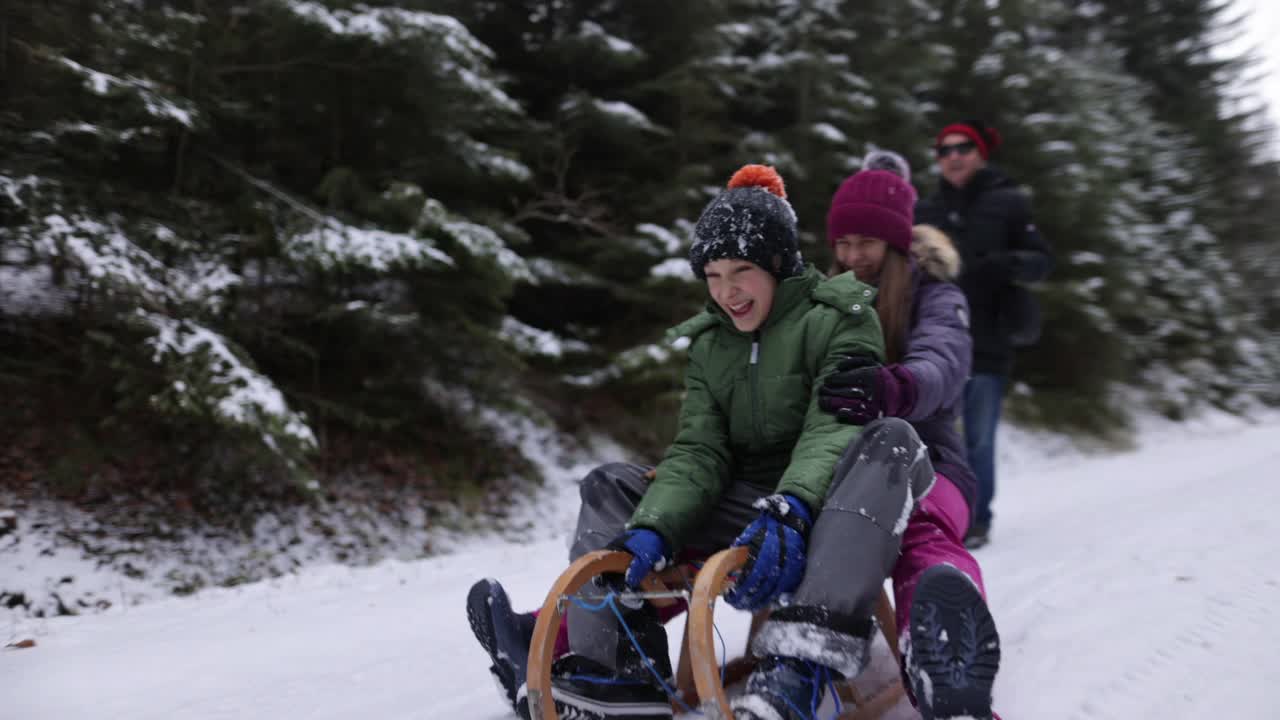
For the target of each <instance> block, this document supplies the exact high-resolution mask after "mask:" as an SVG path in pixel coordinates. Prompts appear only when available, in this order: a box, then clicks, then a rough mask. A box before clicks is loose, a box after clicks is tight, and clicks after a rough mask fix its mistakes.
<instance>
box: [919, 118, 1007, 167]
mask: <svg viewBox="0 0 1280 720" xmlns="http://www.w3.org/2000/svg"><path fill="white" fill-rule="evenodd" d="M948 135H964V136H965V137H967V138H969V139H970V140H972V141H973V143H974V144H975V145H977V146H978V152H979V153H981V154H982V159H983V160H988V159H990V158H991V153H993V152H995V151H996V149H997V148H999V147H1000V145H1001V143H1003V142H1004V138H1002V137H1000V133H999V131H997V130H996V129H995V128H993V127H991V126H990V125H988V124H986V123H984V122H982V121H981V120H967V121H965V122H958V123H951V124H950V125H948V126H946V127H944V128H942V132H939V133H938V137H937V138H935V139H934V141H933V145H934V147H937V146H939V145H941V144H942V138H944V137H946V136H948Z"/></svg>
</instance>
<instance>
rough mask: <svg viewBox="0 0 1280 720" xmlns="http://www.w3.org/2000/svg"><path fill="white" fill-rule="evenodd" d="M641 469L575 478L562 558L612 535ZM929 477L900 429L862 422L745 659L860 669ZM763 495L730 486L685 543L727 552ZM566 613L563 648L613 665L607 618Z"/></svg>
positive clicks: (572, 609) (628, 509)
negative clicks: (572, 527) (789, 585)
mask: <svg viewBox="0 0 1280 720" xmlns="http://www.w3.org/2000/svg"><path fill="white" fill-rule="evenodd" d="M647 469H648V468H646V467H644V466H640V465H629V464H622V463H615V464H610V465H603V466H601V467H598V468H596V469H595V470H593V471H591V473H589V474H588V475H587V476H586V477H585V478H583V480H582V485H581V488H580V490H581V496H582V507H581V509H580V510H579V514H578V526H577V530H576V532H575V533H574V539H573V544H572V547H571V549H570V552H569V558H570V560H575V559H577V558H579V557H581V556H582V555H584V554H586V553H588V552H591V551H593V550H599V549H601V548H603V547H604V546H605V545H607V544H608V543H609V542H610V541H611V540H613V539H614V538H615V537H617V536H618V535H619V534H621V533H622V530H623V526H624V525H625V524H626V522H627V520H629V519H630V518H631V514H632V512H633V511H634V510H635V508H636V505H638V504H639V502H640V498H641V497H642V496H643V495H644V491H645V489H646V488H647V487H648V481H647V480H646V479H645V478H644V472H645V471H646V470H647ZM933 481H934V474H933V466H932V465H931V463H930V462H929V454H928V452H927V451H926V449H925V446H924V444H923V443H922V442H921V441H920V438H919V436H917V435H916V432H915V430H914V429H913V428H912V427H911V425H910V424H909V423H907V422H906V421H904V420H901V419H898V418H884V419H881V420H876V421H875V422H872V423H870V424H868V425H867V426H865V427H864V428H863V430H862V433H861V434H860V435H859V436H858V438H857V439H856V440H854V442H853V443H851V444H850V445H849V447H848V449H846V450H845V452H844V455H843V456H842V457H841V458H840V461H839V462H838V463H837V464H836V468H835V472H834V479H833V481H832V484H831V488H830V490H829V491H828V492H827V499H826V502H825V504H824V505H823V507H822V510H821V512H819V513H818V517H817V519H816V520H815V522H814V525H813V530H812V531H811V532H810V533H809V541H808V561H807V564H806V569H805V575H804V579H803V580H802V581H801V583H800V587H799V588H797V589H796V592H795V593H794V594H793V595H792V597H791V601H790V603H789V604H788V605H787V606H785V607H783V608H781V609H779V610H776V611H775V612H774V613H773V614H772V615H771V616H770V619H769V621H768V622H766V623H765V625H764V627H763V628H761V631H760V632H759V633H758V634H757V636H756V639H755V641H754V642H753V644H752V648H751V650H752V653H753V654H755V655H757V656H765V655H785V656H790V657H800V658H802V659H805V660H812V661H814V662H818V663H820V664H822V665H826V666H827V667H829V668H831V669H833V670H835V671H837V672H839V673H841V674H842V675H844V676H845V677H852V676H854V675H857V674H858V672H860V671H861V670H862V667H863V666H864V665H865V664H866V658H867V651H868V648H869V647H870V640H871V637H872V632H873V631H874V630H875V624H874V620H873V619H872V612H873V609H874V608H875V602H876V599H877V598H878V597H879V594H880V589H881V587H882V586H883V583H884V579H885V578H886V577H888V575H889V573H890V572H891V571H892V569H893V566H894V563H896V562H897V560H898V552H899V550H900V548H901V545H902V533H903V531H904V530H905V529H906V526H907V518H908V517H909V516H910V515H911V511H912V509H913V508H914V507H915V502H916V501H917V500H919V499H920V498H922V497H924V495H925V494H926V493H927V492H928V491H929V489H930V488H932V487H933ZM771 493H772V490H766V489H764V488H759V487H755V486H752V485H748V484H746V483H731V484H730V485H729V487H728V488H727V489H726V491H725V493H724V495H723V496H722V497H721V499H720V502H719V504H718V505H717V506H716V508H715V509H714V510H713V511H712V512H711V513H710V514H709V516H708V517H707V519H706V522H705V523H703V525H702V528H701V529H700V531H699V533H698V534H697V536H695V537H692V538H688V540H687V544H688V546H689V547H690V548H696V549H698V550H705V551H706V552H708V553H711V552H715V551H718V550H723V549H724V548H726V547H729V545H730V544H731V543H732V542H733V541H734V539H736V538H737V536H738V535H739V534H740V533H741V532H742V530H743V529H744V528H746V526H747V525H748V524H749V523H750V522H751V521H752V520H754V519H755V518H756V516H757V515H758V514H759V511H757V510H755V509H753V508H752V507H751V503H753V502H755V501H756V500H757V499H759V498H760V497H762V496H764V495H768V494H771ZM568 616H569V647H570V650H571V651H572V652H574V653H577V654H580V655H584V656H586V657H588V658H590V659H592V660H595V661H596V662H599V663H601V664H603V665H604V666H605V667H610V668H616V667H617V658H618V657H619V649H620V647H619V645H620V643H628V642H629V641H628V640H627V638H626V635H625V634H623V633H622V632H621V631H620V628H619V627H618V624H617V621H616V619H615V618H614V616H613V615H612V614H609V613H593V612H590V611H587V610H583V609H582V608H579V607H577V606H575V605H570V606H569V609H568Z"/></svg>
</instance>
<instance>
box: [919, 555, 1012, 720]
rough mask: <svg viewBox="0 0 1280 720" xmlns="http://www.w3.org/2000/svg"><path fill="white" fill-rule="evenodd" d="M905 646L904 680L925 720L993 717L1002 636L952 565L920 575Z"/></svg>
mask: <svg viewBox="0 0 1280 720" xmlns="http://www.w3.org/2000/svg"><path fill="white" fill-rule="evenodd" d="M907 642H908V646H907V651H906V654H905V658H906V665H907V668H906V669H907V677H908V679H909V680H910V683H911V691H912V694H913V695H914V696H915V698H916V706H917V707H918V708H919V710H920V714H921V715H922V716H923V717H924V720H942V719H943V718H957V717H970V718H978V719H979V720H983V719H986V720H989V719H990V718H991V688H992V686H993V685H994V684H995V680H996V671H997V670H999V668H1000V636H999V635H998V634H997V633H996V625H995V621H993V620H992V619H991V611H990V610H988V609H987V603H986V601H985V600H983V599H982V594H981V593H980V592H978V588H977V586H976V585H974V584H973V581H972V580H970V579H969V577H968V576H967V575H965V574H964V573H962V572H960V571H959V570H957V569H956V568H954V567H952V566H950V565H935V566H933V567H931V568H929V569H928V570H925V571H924V575H922V576H921V578H920V584H919V585H917V586H916V593H915V598H914V599H913V600H912V603H911V627H910V629H909V632H908V633H907Z"/></svg>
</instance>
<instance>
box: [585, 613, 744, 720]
mask: <svg viewBox="0 0 1280 720" xmlns="http://www.w3.org/2000/svg"><path fill="white" fill-rule="evenodd" d="M686 595H687V593H686ZM568 600H569V602H572V603H573V604H574V605H577V606H578V607H579V608H581V609H583V610H586V611H587V612H593V613H596V612H604V611H605V610H611V611H612V612H613V616H614V617H615V618H617V620H618V624H619V625H621V626H622V631H623V632H625V633H626V634H627V640H628V641H630V642H631V647H633V648H635V651H636V652H637V653H639V655H640V659H641V660H642V661H644V666H645V668H646V669H648V670H649V674H650V675H653V679H654V680H657V681H658V685H660V686H661V687H662V689H663V691H664V692H666V693H667V696H668V697H671V698H672V699H674V700H675V701H676V702H677V703H678V704H679V705H680V707H681V708H683V709H684V711H685V712H687V713H692V714H694V715H701V714H702V711H701V710H697V709H695V708H692V707H690V706H689V704H688V703H686V702H685V701H684V698H682V697H680V694H679V693H677V692H676V691H675V688H673V687H671V686H670V685H668V684H667V681H666V680H664V679H663V678H662V675H661V674H660V673H659V672H658V669H657V667H655V666H654V664H653V658H651V657H649V655H648V653H646V652H645V651H644V648H641V647H640V641H639V640H637V639H636V636H635V633H633V632H632V631H631V626H630V625H628V624H627V621H626V620H625V619H624V618H623V617H622V610H621V609H620V608H619V607H618V594H617V593H615V592H610V593H609V594H608V595H605V596H604V599H603V600H601V601H600V602H598V603H590V602H587V601H586V600H583V599H582V598H579V597H577V596H572V595H571V596H569V598H568ZM712 627H713V628H715V631H716V637H718V638H719V639H720V657H721V658H722V659H723V658H725V657H726V656H727V655H728V649H727V648H726V646H725V642H724V635H722V634H720V627H719V626H718V625H715V624H713V625H712ZM724 668H725V663H724V662H723V660H722V661H721V663H720V682H721V683H723V682H724ZM575 679H578V680H585V681H587V682H593V683H599V684H602V685H612V684H619V683H620V682H627V681H618V680H615V679H612V678H596V677H588V676H584V675H579V676H575Z"/></svg>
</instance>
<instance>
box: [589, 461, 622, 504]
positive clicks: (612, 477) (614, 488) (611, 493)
mask: <svg viewBox="0 0 1280 720" xmlns="http://www.w3.org/2000/svg"><path fill="white" fill-rule="evenodd" d="M633 474H634V472H633V466H631V465H628V464H627V463H620V462H613V463H605V464H604V465H600V466H597V467H596V468H595V469H594V470H592V471H591V472H589V473H587V476H586V477H584V478H582V482H581V483H579V484H578V495H579V497H581V498H582V503H583V504H584V505H589V506H591V507H599V506H600V505H602V504H604V503H606V502H609V501H610V500H611V499H613V498H616V497H619V496H620V495H623V494H625V492H624V487H625V483H626V478H628V477H630V476H631V475H633Z"/></svg>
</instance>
